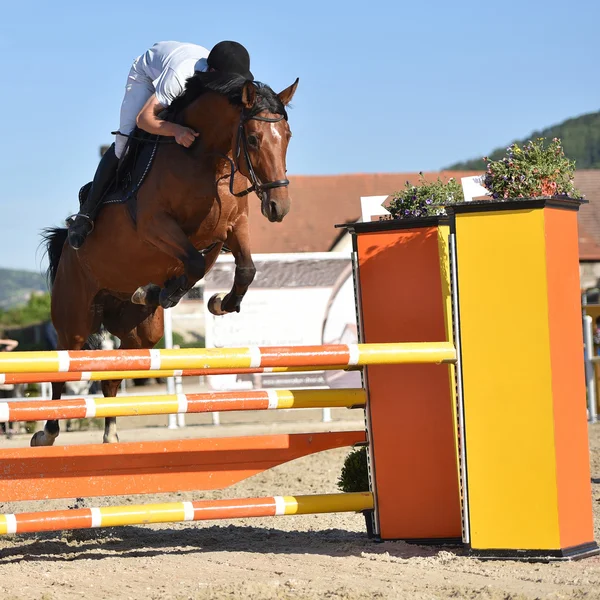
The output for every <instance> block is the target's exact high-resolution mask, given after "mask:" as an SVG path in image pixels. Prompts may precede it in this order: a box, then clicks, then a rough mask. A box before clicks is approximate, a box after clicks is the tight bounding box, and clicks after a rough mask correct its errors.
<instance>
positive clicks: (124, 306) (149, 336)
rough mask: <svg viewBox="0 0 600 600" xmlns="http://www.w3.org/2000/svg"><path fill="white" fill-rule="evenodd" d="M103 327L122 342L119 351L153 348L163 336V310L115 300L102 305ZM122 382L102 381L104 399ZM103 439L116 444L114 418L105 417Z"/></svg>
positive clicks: (113, 395) (114, 392) (115, 420)
mask: <svg viewBox="0 0 600 600" xmlns="http://www.w3.org/2000/svg"><path fill="white" fill-rule="evenodd" d="M104 326H105V327H106V328H107V329H108V331H110V332H111V333H112V334H113V335H116V336H117V337H118V338H119V339H120V340H121V349H122V350H138V349H140V348H153V347H154V346H155V345H156V344H157V343H158V341H159V340H160V338H161V337H162V335H163V310H162V308H150V307H147V306H139V305H136V304H133V303H131V302H119V301H117V300H114V302H113V303H111V308H110V309H107V307H106V306H105V309H104ZM121 381H122V380H121V379H119V380H114V381H103V382H102V393H103V394H104V397H105V398H114V397H115V396H116V395H117V391H118V390H119V386H120V385H121ZM103 440H104V443H105V444H113V443H116V442H118V441H119V436H118V434H117V418H116V417H106V418H105V420H104V438H103Z"/></svg>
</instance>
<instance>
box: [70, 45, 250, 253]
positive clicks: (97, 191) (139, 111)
mask: <svg viewBox="0 0 600 600" xmlns="http://www.w3.org/2000/svg"><path fill="white" fill-rule="evenodd" d="M196 71H222V72H225V73H236V74H238V75H242V76H244V77H246V79H250V80H253V79H254V77H253V76H252V73H251V72H250V56H249V55H248V51H247V50H246V48H244V46H242V45H241V44H239V43H237V42H230V41H225V42H219V43H218V44H217V45H216V46H214V48H213V49H212V50H211V51H210V52H209V51H208V50H207V49H206V48H203V47H202V46H197V45H196V44H185V43H180V42H158V43H157V44H154V46H152V48H150V49H149V50H148V51H147V52H145V53H144V54H142V55H141V56H139V57H138V58H136V59H135V60H134V61H133V66H132V67H131V70H130V71H129V76H128V78H127V85H126V86H125V96H124V98H123V103H122V104H121V120H120V125H119V132H120V133H123V134H125V135H127V134H130V133H131V132H132V131H133V130H134V128H135V126H136V125H137V126H138V127H139V128H140V129H143V130H144V131H147V132H148V133H152V134H155V135H163V136H170V137H174V138H175V141H176V142H177V143H178V144H181V145H182V146H185V147H186V148H189V147H190V146H191V145H192V143H193V142H194V139H195V138H196V137H197V136H198V133H197V132H195V131H194V130H193V129H190V128H189V127H184V126H183V125H178V124H176V123H170V122H168V121H163V120H161V119H159V118H158V116H157V115H158V114H159V113H160V112H161V111H162V110H163V109H164V108H166V107H167V106H169V105H170V104H171V102H173V100H174V99H175V98H176V97H177V96H179V95H180V94H181V93H182V92H183V90H184V89H185V82H186V80H187V79H188V78H189V77H191V76H192V75H193V74H194V72H196ZM126 143H127V138H126V137H125V136H122V135H117V136H116V139H115V143H114V144H112V145H111V146H110V148H109V149H108V150H107V151H106V152H105V153H104V156H103V157H102V159H101V160H100V164H99V165H98V168H97V170H96V174H95V175H94V181H93V183H92V186H91V188H90V190H89V193H88V196H87V198H86V200H85V201H84V203H83V205H82V206H81V209H80V212H79V213H78V214H77V215H75V217H74V218H72V219H71V220H70V222H69V234H68V236H69V244H70V245H71V246H72V247H73V248H75V249H76V250H77V249H79V248H81V246H82V244H83V242H84V241H85V238H86V237H87V235H88V234H89V233H90V232H91V231H92V229H93V226H94V219H95V218H96V215H97V213H98V209H99V207H100V204H101V201H102V198H103V196H104V193H105V191H106V189H107V188H108V186H109V185H110V184H111V183H112V181H113V179H114V176H115V173H116V170H117V166H118V164H119V159H120V157H121V155H122V153H123V150H124V149H125V145H126Z"/></svg>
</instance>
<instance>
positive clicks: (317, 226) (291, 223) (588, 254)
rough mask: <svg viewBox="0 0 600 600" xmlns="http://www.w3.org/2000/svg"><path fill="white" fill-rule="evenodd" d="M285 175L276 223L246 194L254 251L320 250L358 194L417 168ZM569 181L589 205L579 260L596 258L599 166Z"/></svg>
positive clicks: (355, 206)
mask: <svg viewBox="0 0 600 600" xmlns="http://www.w3.org/2000/svg"><path fill="white" fill-rule="evenodd" d="M479 174H481V171H441V172H433V173H424V174H423V175H424V177H425V178H426V179H427V180H429V181H431V180H433V181H434V180H435V179H437V177H438V176H439V177H440V178H441V179H442V180H447V179H449V178H450V177H454V178H456V179H460V178H461V177H469V176H472V175H479ZM289 180H290V195H291V198H292V206H291V209H290V212H289V214H288V215H287V216H286V217H285V219H284V220H283V222H282V223H270V222H269V221H267V219H265V217H263V216H262V214H261V212H260V202H259V201H258V199H257V198H256V196H254V195H253V196H251V197H250V200H249V203H250V239H251V249H252V252H253V253H254V254H258V253H264V254H268V253H273V252H326V251H328V250H330V249H331V248H332V247H333V246H334V245H335V243H336V241H337V240H338V239H339V236H340V230H339V229H336V228H335V225H337V224H339V223H351V222H355V221H357V220H358V219H359V218H360V197H361V196H383V195H391V194H393V193H394V192H396V191H399V190H400V189H402V188H403V187H404V184H405V183H406V182H407V181H409V182H410V183H411V184H416V183H417V182H418V180H419V173H367V174H360V173H353V174H347V175H293V176H290V177H289ZM575 185H576V186H577V188H578V189H579V190H580V191H581V192H582V193H583V194H584V195H585V197H586V199H587V200H588V201H589V204H585V205H583V206H582V207H581V210H580V213H579V225H580V229H579V249H580V258H581V260H584V261H600V170H582V171H577V172H576V174H575Z"/></svg>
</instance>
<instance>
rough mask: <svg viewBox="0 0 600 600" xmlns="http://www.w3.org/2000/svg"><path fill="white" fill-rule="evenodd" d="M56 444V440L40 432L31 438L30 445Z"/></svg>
mask: <svg viewBox="0 0 600 600" xmlns="http://www.w3.org/2000/svg"><path fill="white" fill-rule="evenodd" d="M53 444H54V438H53V437H49V436H47V435H46V432H45V431H38V432H37V433H35V434H34V435H33V437H32V438H31V442H29V445H30V446H32V447H35V446H52V445H53Z"/></svg>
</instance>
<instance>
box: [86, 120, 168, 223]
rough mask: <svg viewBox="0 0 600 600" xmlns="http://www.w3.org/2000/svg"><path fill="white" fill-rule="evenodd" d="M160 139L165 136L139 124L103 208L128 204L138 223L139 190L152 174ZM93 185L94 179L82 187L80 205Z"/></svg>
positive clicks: (132, 217) (128, 208)
mask: <svg viewBox="0 0 600 600" xmlns="http://www.w3.org/2000/svg"><path fill="white" fill-rule="evenodd" d="M162 139H164V138H162ZM160 140H161V136H158V135H152V134H150V133H146V132H145V131H143V130H141V129H139V128H137V127H136V128H135V129H134V131H133V132H132V133H131V137H130V138H129V139H128V141H127V145H126V146H125V150H124V152H123V155H122V156H121V159H120V161H119V166H118V167H117V173H116V176H115V179H114V180H113V182H112V183H111V184H110V185H109V186H108V188H107V190H106V192H105V193H104V197H103V199H102V202H101V204H100V210H101V209H102V207H103V206H105V205H107V204H125V205H126V206H127V210H128V212H129V216H130V217H131V219H132V221H133V223H134V224H135V223H136V221H137V219H136V215H137V193H138V191H139V189H140V187H141V186H142V183H143V182H144V180H145V179H146V177H147V176H148V173H150V169H151V168H152V164H153V162H154V157H155V155H156V150H157V149H158V145H159V143H160ZM91 187H92V182H91V181H90V182H89V183H86V184H85V185H84V186H83V187H82V188H81V189H80V190H79V205H80V206H81V205H82V204H83V203H84V202H85V199H86V198H87V195H88V193H89V191H90V188H91Z"/></svg>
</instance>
